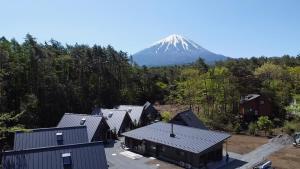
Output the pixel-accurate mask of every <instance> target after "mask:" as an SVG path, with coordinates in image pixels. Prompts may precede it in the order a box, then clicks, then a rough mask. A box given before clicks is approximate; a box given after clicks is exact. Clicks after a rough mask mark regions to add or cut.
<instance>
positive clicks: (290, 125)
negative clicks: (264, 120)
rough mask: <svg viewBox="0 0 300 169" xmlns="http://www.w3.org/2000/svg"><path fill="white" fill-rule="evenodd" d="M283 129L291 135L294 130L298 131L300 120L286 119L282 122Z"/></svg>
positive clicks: (299, 129)
mask: <svg viewBox="0 0 300 169" xmlns="http://www.w3.org/2000/svg"><path fill="white" fill-rule="evenodd" d="M283 130H284V132H285V133H287V134H288V135H292V134H294V133H295V132H298V131H300V122H299V121H296V120H294V121H286V122H285V123H284V127H283Z"/></svg>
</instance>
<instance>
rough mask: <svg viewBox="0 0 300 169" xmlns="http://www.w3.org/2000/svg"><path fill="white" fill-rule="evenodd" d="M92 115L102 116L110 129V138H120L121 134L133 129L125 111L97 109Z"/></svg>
mask: <svg viewBox="0 0 300 169" xmlns="http://www.w3.org/2000/svg"><path fill="white" fill-rule="evenodd" d="M92 114H93V115H100V116H102V117H103V118H104V119H105V120H106V122H107V124H108V125H109V127H110V135H111V136H110V138H116V137H118V136H121V133H123V132H126V131H129V130H131V129H133V127H134V125H133V122H132V120H131V118H130V116H129V114H128V112H127V111H126V110H118V109H102V108H97V109H95V110H94V111H93V112H92Z"/></svg>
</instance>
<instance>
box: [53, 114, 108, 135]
mask: <svg viewBox="0 0 300 169" xmlns="http://www.w3.org/2000/svg"><path fill="white" fill-rule="evenodd" d="M82 119H85V123H84V124H83V125H85V126H86V127H87V132H88V139H89V141H92V139H93V137H94V135H95V133H96V131H97V129H98V127H99V125H100V124H101V121H104V122H105V120H102V117H101V116H98V115H88V114H72V113H65V114H64V116H63V117H62V118H61V120H60V122H59V123H58V125H57V127H73V126H80V125H81V124H80V122H81V121H82ZM105 123H106V122H105Z"/></svg>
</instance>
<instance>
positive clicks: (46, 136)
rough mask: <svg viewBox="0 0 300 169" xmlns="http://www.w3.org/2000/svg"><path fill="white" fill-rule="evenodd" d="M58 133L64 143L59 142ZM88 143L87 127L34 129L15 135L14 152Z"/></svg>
mask: <svg viewBox="0 0 300 169" xmlns="http://www.w3.org/2000/svg"><path fill="white" fill-rule="evenodd" d="M57 133H62V137H63V141H61V142H60V141H57V136H56V134H57ZM87 142H88V135H87V129H86V126H76V127H65V128H58V127H54V128H43V129H33V130H30V131H28V132H16V133H15V141H14V150H23V149H30V148H41V147H49V146H56V145H60V144H63V145H67V144H76V143H87Z"/></svg>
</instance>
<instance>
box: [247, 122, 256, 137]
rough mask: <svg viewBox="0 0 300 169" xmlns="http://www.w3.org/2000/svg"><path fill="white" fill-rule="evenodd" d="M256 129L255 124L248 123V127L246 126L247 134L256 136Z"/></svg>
mask: <svg viewBox="0 0 300 169" xmlns="http://www.w3.org/2000/svg"><path fill="white" fill-rule="evenodd" d="M257 129H258V127H257V124H256V123H252V122H251V123H250V124H249V126H248V132H249V134H251V135H256V133H257Z"/></svg>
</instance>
